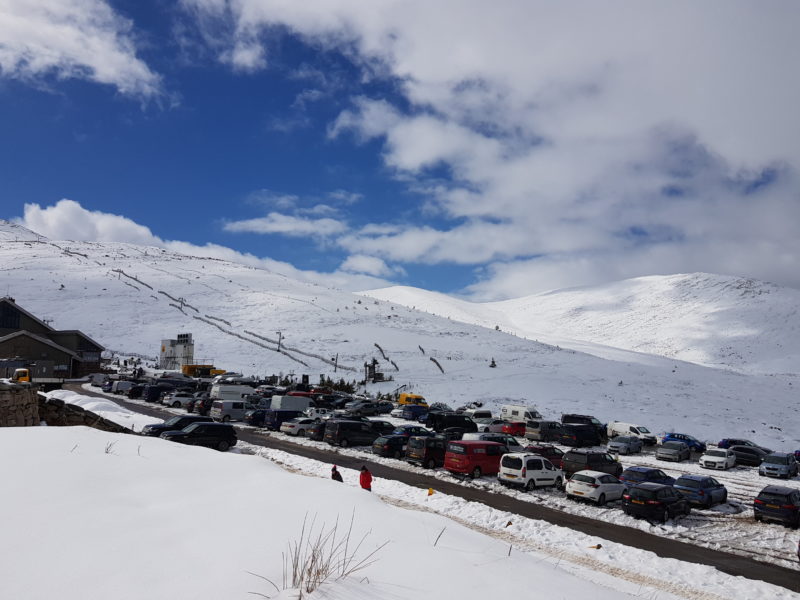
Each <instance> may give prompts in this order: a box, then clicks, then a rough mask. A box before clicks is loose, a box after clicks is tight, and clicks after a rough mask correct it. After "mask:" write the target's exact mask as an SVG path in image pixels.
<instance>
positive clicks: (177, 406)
mask: <svg viewBox="0 0 800 600" xmlns="http://www.w3.org/2000/svg"><path fill="white" fill-rule="evenodd" d="M180 407H181V403H180V402H178V401H177V400H175V402H173V403H172V408H180Z"/></svg>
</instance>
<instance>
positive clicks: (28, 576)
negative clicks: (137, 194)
mask: <svg viewBox="0 0 800 600" xmlns="http://www.w3.org/2000/svg"><path fill="white" fill-rule="evenodd" d="M0 455H3V456H11V455H13V456H14V457H15V460H14V461H7V464H5V465H4V473H3V475H4V478H5V481H6V482H7V483H8V485H7V489H6V491H5V492H4V494H3V495H2V497H0V511H1V512H2V514H3V515H7V516H11V517H12V518H8V519H6V520H5V521H4V525H3V542H4V546H5V547H6V548H11V549H13V551H9V552H6V553H4V554H3V560H2V561H0V582H2V583H0V589H2V596H3V597H4V598H19V599H22V598H37V599H51V598H52V599H55V598H58V599H59V600H95V599H97V600H99V599H103V600H105V599H107V598H115V599H117V600H126V599H137V600H138V599H139V598H142V597H147V598H153V599H156V600H160V599H162V598H164V599H165V598H192V599H193V600H204V599H214V600H216V599H218V598H247V597H251V595H253V594H259V595H263V596H265V597H271V598H275V599H280V600H288V599H289V598H296V597H297V591H296V590H291V589H289V590H283V591H279V590H278V589H276V588H283V587H284V586H283V580H284V577H283V574H284V571H283V567H282V553H285V552H286V550H287V546H288V544H289V543H293V542H296V541H298V540H299V539H300V536H301V530H302V528H303V523H304V521H305V523H306V534H307V535H309V537H312V538H313V537H316V535H317V534H318V533H320V532H322V531H326V532H327V531H329V530H330V529H331V528H333V526H334V525H335V524H338V533H337V534H336V540H337V541H341V540H342V539H343V538H344V532H345V531H346V530H347V529H348V528H349V526H350V522H351V518H352V521H353V524H352V534H351V536H350V540H351V541H350V544H349V546H348V554H352V555H354V556H355V559H356V562H357V561H358V560H361V559H364V558H366V557H367V556H369V554H370V553H372V552H373V551H375V554H374V556H373V557H372V558H373V559H375V560H374V562H372V563H371V564H369V565H367V566H366V567H365V568H364V569H362V570H360V571H358V572H356V573H353V574H352V575H350V576H348V577H345V578H342V579H338V580H337V579H336V578H332V579H331V580H330V581H329V582H328V583H327V584H326V585H324V586H323V587H322V588H321V589H320V590H319V591H317V592H316V593H313V594H310V595H306V596H305V597H306V598H308V599H309V600H321V599H327V600H345V599H347V600H352V599H358V598H365V599H366V598H371V599H376V600H404V599H409V600H410V599H415V600H416V599H418V598H420V597H426V598H427V597H431V598H463V599H464V600H479V599H483V598H487V597H517V596H519V595H520V593H521V592H523V591H524V590H531V582H535V590H536V593H537V595H540V596H541V597H545V598H582V597H587V596H591V597H592V598H594V599H596V600H611V599H614V600H618V599H625V598H656V597H657V598H659V599H660V600H676V599H680V598H685V599H687V600H720V599H722V598H748V599H749V600H795V599H796V598H798V595H797V594H794V593H791V592H789V591H787V590H785V589H782V588H778V587H775V586H771V585H768V584H764V583H761V582H756V581H751V580H745V579H742V578H739V577H731V576H728V575H724V574H721V573H719V572H717V571H715V570H714V569H712V568H710V567H704V566H701V565H695V564H691V563H684V562H680V561H677V560H672V559H659V558H657V557H656V556H654V555H653V554H651V553H648V552H643V551H638V550H633V549H630V548H626V547H624V546H620V545H618V544H614V543H611V542H608V541H605V540H601V539H598V538H592V537H588V536H585V535H581V534H577V533H575V532H573V531H570V530H568V529H563V528H560V527H555V526H551V525H548V524H546V523H543V522H540V521H534V520H530V519H523V518H520V517H517V516H515V515H510V514H508V513H503V512H500V511H496V510H492V509H488V508H487V507H485V506H483V505H480V504H476V503H471V502H465V501H463V500H461V499H458V498H453V497H449V496H446V495H444V494H438V493H437V494H434V495H433V496H430V497H428V496H427V494H426V491H425V490H420V489H416V488H411V487H408V486H405V485H402V484H399V483H397V482H393V481H386V480H382V479H379V478H378V479H376V480H375V481H374V490H375V492H374V493H372V494H370V493H367V492H364V491H362V490H360V489H358V488H357V487H356V486H355V484H354V482H355V481H356V479H357V474H356V473H355V472H353V471H351V470H348V469H342V471H343V475H344V478H345V483H344V484H341V483H338V482H334V481H331V480H330V479H328V478H327V471H328V469H327V466H326V465H320V464H319V463H315V462H314V461H308V460H300V459H296V458H294V457H287V456H284V457H274V458H275V460H281V459H283V460H287V459H291V460H292V461H293V462H292V463H291V464H290V465H288V466H289V467H290V469H291V471H289V470H284V469H282V468H279V467H278V466H276V465H275V464H273V463H272V462H270V461H268V460H264V459H263V458H261V457H257V456H247V455H242V454H236V453H232V452H231V453H224V454H223V453H218V452H214V451H210V450H206V449H204V448H196V447H189V446H182V445H179V444H173V443H170V442H166V441H164V440H160V439H157V438H156V439H153V438H143V437H138V436H130V435H119V434H110V433H105V432H101V431H97V430H92V429H87V428H84V427H58V428H57V427H32V428H6V429H5V430H3V432H2V435H0ZM298 473H304V474H307V475H310V476H301V475H299V474H298ZM34 474H35V476H34ZM187 507H188V508H187ZM443 515H446V517H445V516H443ZM362 540H363V541H362ZM359 541H362V543H361V544H360V545H359V546H358V548H357V549H356V546H357V545H358V542H359ZM598 543H599V544H600V547H597V545H598ZM384 544H385V545H384ZM410 557H413V572H409V570H408V569H407V568H405V567H406V566H407V565H408V564H409V558H410ZM268 580H269V581H271V582H273V583H274V584H275V586H273V585H272V584H270V583H269V581H268ZM289 587H290V588H291V585H290V586H289Z"/></svg>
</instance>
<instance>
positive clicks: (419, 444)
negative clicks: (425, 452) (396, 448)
mask: <svg viewBox="0 0 800 600" xmlns="http://www.w3.org/2000/svg"><path fill="white" fill-rule="evenodd" d="M408 447H409V448H424V447H425V438H420V437H412V438H411V439H410V440H408Z"/></svg>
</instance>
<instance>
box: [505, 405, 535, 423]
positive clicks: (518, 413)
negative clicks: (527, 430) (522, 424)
mask: <svg viewBox="0 0 800 600" xmlns="http://www.w3.org/2000/svg"><path fill="white" fill-rule="evenodd" d="M500 418H501V419H505V420H506V421H515V422H519V421H535V420H537V419H541V418H542V415H541V414H539V411H538V410H536V409H535V408H533V407H532V406H525V405H524V404H504V405H503V406H502V407H500Z"/></svg>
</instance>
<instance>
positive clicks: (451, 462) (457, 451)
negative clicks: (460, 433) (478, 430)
mask: <svg viewBox="0 0 800 600" xmlns="http://www.w3.org/2000/svg"><path fill="white" fill-rule="evenodd" d="M507 452H508V448H507V447H506V446H505V445H504V444H500V443H498V442H484V441H482V440H468V441H453V442H450V443H448V444H447V452H445V454H444V468H445V469H447V470H448V471H450V472H451V473H453V474H454V475H466V476H469V477H472V478H473V479H477V478H478V477H480V476H481V475H497V473H498V472H499V471H500V458H501V457H502V456H503V454H506V453H507Z"/></svg>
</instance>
